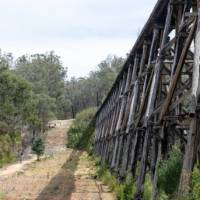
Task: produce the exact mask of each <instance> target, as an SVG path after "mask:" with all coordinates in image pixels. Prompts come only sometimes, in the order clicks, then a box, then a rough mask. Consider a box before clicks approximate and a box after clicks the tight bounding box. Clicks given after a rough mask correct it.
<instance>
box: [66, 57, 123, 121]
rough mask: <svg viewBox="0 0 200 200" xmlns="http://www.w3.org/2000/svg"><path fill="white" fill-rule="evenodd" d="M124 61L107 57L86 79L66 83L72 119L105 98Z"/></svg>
mask: <svg viewBox="0 0 200 200" xmlns="http://www.w3.org/2000/svg"><path fill="white" fill-rule="evenodd" d="M124 61H125V59H124V58H121V57H117V56H109V57H107V58H106V59H105V60H104V61H102V62H101V63H100V64H99V65H98V66H97V70H95V71H91V72H90V74H89V76H88V77H85V78H71V80H70V81H67V83H66V95H67V99H68V100H70V102H71V111H72V117H73V118H74V117H75V116H76V114H77V113H79V112H80V111H82V110H83V109H86V108H89V107H96V106H97V107H98V106H99V105H100V104H101V103H102V101H103V99H104V98H105V97H106V96H107V93H108V91H109V90H110V88H111V87H112V85H113V82H114V80H115V79H116V76H117V75H118V74H119V71H120V70H121V68H122V66H123V64H124Z"/></svg>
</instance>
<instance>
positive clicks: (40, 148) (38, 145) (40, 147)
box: [32, 137, 45, 160]
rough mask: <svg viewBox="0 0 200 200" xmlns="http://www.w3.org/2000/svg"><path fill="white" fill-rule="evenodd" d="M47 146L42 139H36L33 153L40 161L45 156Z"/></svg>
mask: <svg viewBox="0 0 200 200" xmlns="http://www.w3.org/2000/svg"><path fill="white" fill-rule="evenodd" d="M44 150H45V146H44V141H43V139H42V138H41V137H37V138H35V140H34V141H33V145H32V151H33V152H34V153H35V154H36V155H37V158H38V160H39V159H40V156H41V155H43V154H44Z"/></svg>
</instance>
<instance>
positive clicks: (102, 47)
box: [0, 0, 156, 77]
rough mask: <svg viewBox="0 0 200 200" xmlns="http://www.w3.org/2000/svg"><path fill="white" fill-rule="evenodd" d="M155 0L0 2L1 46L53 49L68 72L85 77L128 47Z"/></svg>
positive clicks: (30, 50)
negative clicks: (108, 57)
mask: <svg viewBox="0 0 200 200" xmlns="http://www.w3.org/2000/svg"><path fill="white" fill-rule="evenodd" d="M155 3H156V0H148V1H147V0H140V1H138V0H123V1H122V0H0V8H1V12H0V19H1V25H0V48H1V49H2V50H3V51H6V52H12V53H13V54H14V56H15V58H16V57H18V56H20V55H22V54H26V53H27V54H31V53H37V52H39V53H43V52H47V51H51V50H54V51H55V53H56V54H58V55H60V56H61V59H62V61H63V63H64V66H67V67H68V75H69V76H70V77H71V76H76V77H79V76H86V75H87V74H88V73H89V71H90V70H93V69H95V68H96V66H97V64H98V63H100V62H101V60H103V59H105V58H106V57H107V55H109V54H116V55H118V56H124V55H125V54H126V53H127V52H129V51H130V49H131V48H132V46H133V44H134V42H135V40H136V38H137V36H138V34H139V32H140V30H141V29H142V27H143V25H144V23H145V22H146V20H147V18H148V17H149V15H150V12H151V10H152V9H153V7H154V5H155Z"/></svg>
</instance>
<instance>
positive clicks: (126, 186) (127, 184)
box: [97, 162, 136, 200]
mask: <svg viewBox="0 0 200 200" xmlns="http://www.w3.org/2000/svg"><path fill="white" fill-rule="evenodd" d="M97 176H98V178H99V179H101V180H102V181H103V182H104V183H105V184H106V185H108V186H109V187H110V188H111V190H112V191H114V192H115V193H116V195H117V198H118V199H119V200H132V199H133V196H134V194H135V192H136V186H135V183H134V180H133V178H132V176H131V175H127V177H126V180H125V181H124V183H119V181H118V180H117V179H116V178H115V176H113V175H112V174H111V173H110V171H109V170H108V169H107V167H105V166H101V165H100V164H98V162H97Z"/></svg>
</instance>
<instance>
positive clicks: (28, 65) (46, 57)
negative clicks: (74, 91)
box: [15, 52, 69, 121]
mask: <svg viewBox="0 0 200 200" xmlns="http://www.w3.org/2000/svg"><path fill="white" fill-rule="evenodd" d="M15 71H16V73H17V74H18V75H20V76H22V77H23V78H25V79H26V80H27V81H28V82H30V84H31V85H32V89H33V92H34V93H35V94H36V95H40V99H41V98H43V102H44V98H45V100H49V99H50V98H51V99H52V100H53V101H54V106H53V107H51V113H54V114H52V115H56V117H58V118H64V117H65V116H66V115H65V112H66V109H64V110H63V109H62V108H63V106H64V105H65V107H67V106H68V107H69V101H68V100H67V99H66V98H65V79H66V70H65V69H64V68H63V66H62V63H61V61H60V57H59V56H57V55H55V54H54V53H53V52H50V53H46V54H34V55H31V56H22V57H20V58H19V59H18V60H17V63H16V70H15ZM42 95H43V96H42ZM51 103H52V102H51ZM42 105H44V104H43V103H42V104H41V105H40V107H41V106H42ZM61 105H62V107H61ZM42 109H46V108H42ZM47 121H48V119H47Z"/></svg>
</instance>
